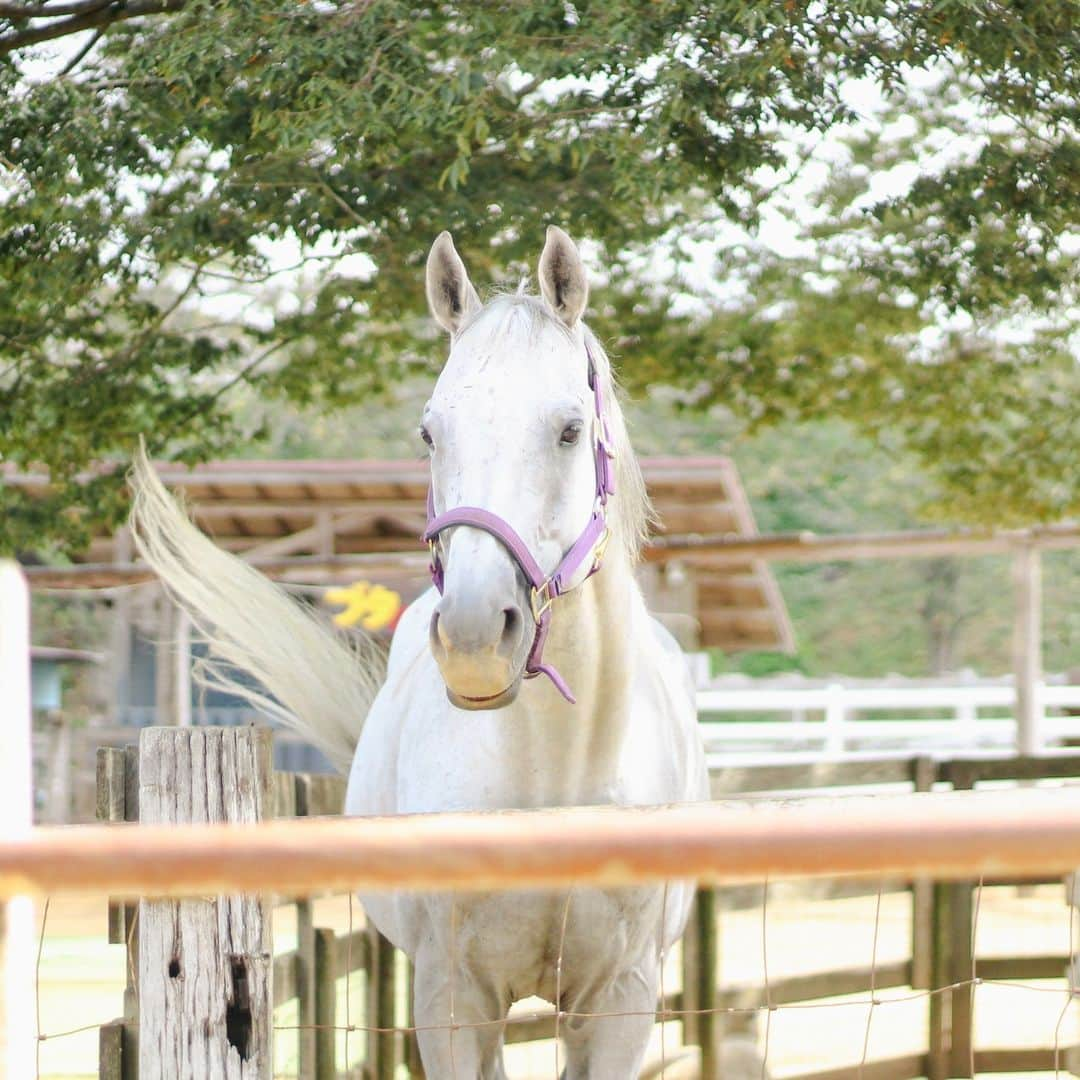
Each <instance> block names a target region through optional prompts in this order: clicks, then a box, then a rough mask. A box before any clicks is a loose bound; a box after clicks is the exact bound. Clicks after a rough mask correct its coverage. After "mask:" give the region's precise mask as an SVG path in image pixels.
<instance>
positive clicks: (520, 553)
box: [422, 343, 615, 704]
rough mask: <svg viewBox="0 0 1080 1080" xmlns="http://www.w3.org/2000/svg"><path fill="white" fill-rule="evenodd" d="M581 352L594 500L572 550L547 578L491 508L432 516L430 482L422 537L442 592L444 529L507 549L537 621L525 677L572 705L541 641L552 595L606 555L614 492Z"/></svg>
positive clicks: (608, 452) (600, 410)
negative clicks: (484, 536)
mask: <svg viewBox="0 0 1080 1080" xmlns="http://www.w3.org/2000/svg"><path fill="white" fill-rule="evenodd" d="M585 355H586V357H587V358H588V361H589V389H590V390H592V392H593V405H594V407H595V410H596V414H595V420H596V422H595V424H594V425H593V431H594V437H593V455H594V460H595V463H596V501H595V503H594V504H593V512H592V515H591V516H590V518H589V523H588V524H587V525H586V526H585V528H584V529H583V530H582V532H581V535H580V536H579V537H578V538H577V540H575V541H574V543H573V544H572V545H571V546H570V550H569V551H567V553H566V554H565V555H564V556H563V557H562V560H561V561H560V562H559V565H558V566H557V567H555V569H554V571H553V572H552V573H551V575H550V576H548V575H545V574H544V571H543V570H542V569H541V568H540V564H539V563H538V562H537V561H536V559H534V558H533V555H532V552H531V551H529V548H528V545H527V544H526V543H525V541H524V540H522V539H521V537H520V536H518V534H517V533H516V532H515V531H514V529H513V527H512V526H511V525H510V524H509V523H508V522H506V521H504V520H503V519H502V518H501V517H499V515H498V514H493V513H492V512H491V511H490V510H484V509H482V508H480V507H478V506H458V507H455V508H454V509H453V510H447V511H446V512H445V513H443V514H438V515H436V513H435V499H434V495H433V494H432V490H431V487H430V485H429V486H428V510H427V515H428V523H427V529H426V530H425V531H424V535H423V537H422V539H424V540H426V541H427V543H428V547H429V548H430V549H431V580H432V581H433V582H434V584H435V588H436V589H438V590H439V592H440V593H441V592H442V591H443V564H442V558H441V557H440V555H439V542H438V541H439V535H440V533H442V532H443V530H445V529H450V528H453V527H454V526H456V525H468V526H471V527H472V528H474V529H482V530H483V531H484V532H486V533H490V534H491V535H492V536H494V537H495V539H496V540H498V541H499V543H501V544H502V545H503V547H504V548H506V550H507V551H508V552H509V553H510V557H511V558H512V559H513V560H514V562H516V563H517V564H518V566H519V567H520V569H521V572H522V573H523V574H524V575H525V579H526V581H528V582H529V585H530V591H529V604H530V606H531V608H532V613H533V619H534V620H535V622H536V633H535V635H534V636H533V643H532V648H531V649H530V650H529V656H528V659H527V660H526V661H525V678H526V679H534V678H536V676H537V675H546V676H547V677H548V678H549V679H550V680H551V681H552V682H553V683H554V684H555V687H556V689H557V690H558V691H559V693H560V694H562V696H563V697H564V698H566V700H567V701H569V702H570V703H571V704H576V699H575V697H574V695H573V694H572V693H571V691H570V687H569V686H567V685H566V681H565V680H564V679H563V677H562V676H561V675H560V674H559V673H558V671H556V670H555V668H554V667H552V666H551V665H550V664H545V663H544V662H543V652H544V642H545V641H546V640H547V635H548V630H549V629H550V628H551V605H552V603H554V601H555V598H556V597H558V596H561V595H562V594H563V593H564V592H567V591H568V584H567V583H568V582H570V581H571V580H573V577H574V575H575V574H576V573H577V571H578V570H579V569H580V568H581V566H582V565H583V564H584V563H585V560H586V559H587V558H589V557H590V556H591V557H592V566H591V567H590V568H589V572H588V573H587V574H586V575H585V577H583V578H582V579H581V581H580V582H578V584H579V585H580V584H583V583H584V582H585V581H587V580H588V579H589V578H590V577H592V575H593V574H595V573H596V571H597V570H599V569H600V563H601V561H602V560H603V558H604V551H605V550H606V549H607V543H608V538H609V535H610V534H609V532H608V527H607V501H608V496H609V495H612V494H614V491H615V475H614V471H613V469H612V462H613V461H614V460H615V454H614V452H613V451H612V448H611V435H610V433H609V431H608V426H607V420H606V419H605V417H604V399H603V397H602V395H601V391H600V376H599V373H598V372H597V369H596V362H595V360H594V359H593V354H592V350H591V349H590V348H589V345H588V343H586V345H585Z"/></svg>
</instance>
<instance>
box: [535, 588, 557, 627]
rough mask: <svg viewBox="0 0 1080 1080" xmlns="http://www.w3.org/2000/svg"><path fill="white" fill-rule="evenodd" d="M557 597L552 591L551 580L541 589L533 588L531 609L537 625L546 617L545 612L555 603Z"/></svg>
mask: <svg viewBox="0 0 1080 1080" xmlns="http://www.w3.org/2000/svg"><path fill="white" fill-rule="evenodd" d="M554 601H555V595H554V593H553V592H552V591H551V578H548V580H547V581H545V582H544V583H543V584H542V585H540V587H539V588H537V586H535V585H534V586H533V587H532V589H531V590H530V591H529V607H531V608H532V613H533V618H534V619H535V620H536V622H537V623H539V622H540V620H541V619H542V618H543V617H544V612H545V611H547V609H548V608H549V607H551V605H552V604H553V603H554Z"/></svg>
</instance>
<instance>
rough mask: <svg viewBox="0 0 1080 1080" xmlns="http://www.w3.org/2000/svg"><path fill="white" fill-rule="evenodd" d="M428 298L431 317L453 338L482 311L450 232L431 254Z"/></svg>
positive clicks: (438, 239)
mask: <svg viewBox="0 0 1080 1080" xmlns="http://www.w3.org/2000/svg"><path fill="white" fill-rule="evenodd" d="M427 298H428V307H430V308H431V314H432V315H434V316H435V319H436V321H437V322H438V323H439V325H440V326H441V327H442V328H443V329H444V330H448V331H449V332H450V333H451V334H456V333H457V332H458V330H459V329H460V328H461V324H462V323H463V322H464V321H465V319H466V318H467V317H468V316H469V315H470V314H471V313H472V312H473V311H475V310H476V309H477V308H479V307H480V297H479V296H477V295H476V290H475V289H474V288H473V287H472V282H471V281H469V275H468V273H467V272H466V270H465V264H464V263H463V262H462V261H461V256H460V255H459V254H458V253H457V248H455V247H454V241H453V238H452V237H451V236H450V234H449V233H448V232H441V233H439V235H438V236H437V237H436V238H435V243H434V244H432V245H431V251H430V252H428V260H427Z"/></svg>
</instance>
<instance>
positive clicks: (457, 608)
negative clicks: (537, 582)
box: [429, 594, 528, 710]
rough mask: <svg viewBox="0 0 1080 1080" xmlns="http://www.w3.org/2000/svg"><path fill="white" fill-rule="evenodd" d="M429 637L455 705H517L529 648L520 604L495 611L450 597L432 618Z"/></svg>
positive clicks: (499, 707)
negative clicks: (515, 701) (514, 703)
mask: <svg viewBox="0 0 1080 1080" xmlns="http://www.w3.org/2000/svg"><path fill="white" fill-rule="evenodd" d="M429 636H430V642H431V652H432V655H433V656H434V657H435V662H436V663H437V664H438V665H439V671H440V673H441V674H442V677H443V682H445V683H446V694H447V697H448V698H449V699H450V703H451V704H452V705H455V706H456V707H457V708H459V709H469V710H480V709H501V708H503V707H504V706H506V705H509V704H511V703H512V702H513V701H514V700H515V698H516V697H517V695H518V690H519V689H520V687H521V679H522V675H523V673H524V668H525V659H526V656H525V654H526V651H527V647H528V641H527V639H526V637H525V617H524V616H523V614H522V611H521V608H520V607H518V606H517V605H516V604H511V605H508V606H506V607H503V608H490V607H489V606H487V605H484V604H483V603H476V602H475V599H474V600H473V602H472V603H461V602H458V600H457V598H456V597H454V596H451V595H449V594H448V595H446V596H444V597H443V598H442V600H441V601H440V603H439V604H438V606H437V607H436V609H435V612H434V613H433V614H432V617H431V626H430V632H429Z"/></svg>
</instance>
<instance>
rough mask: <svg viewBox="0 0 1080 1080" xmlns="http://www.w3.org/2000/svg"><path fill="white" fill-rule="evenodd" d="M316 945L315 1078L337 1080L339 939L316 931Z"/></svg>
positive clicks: (329, 931) (328, 931)
mask: <svg viewBox="0 0 1080 1080" xmlns="http://www.w3.org/2000/svg"><path fill="white" fill-rule="evenodd" d="M312 936H313V939H314V945H315V972H316V980H315V1023H316V1025H318V1026H317V1027H316V1029H315V1078H316V1080H337V936H336V935H335V933H334V931H333V929H327V928H325V927H321V926H320V927H316V928H315V930H314V932H313V935H312Z"/></svg>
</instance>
